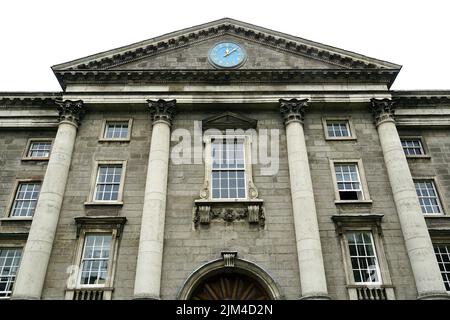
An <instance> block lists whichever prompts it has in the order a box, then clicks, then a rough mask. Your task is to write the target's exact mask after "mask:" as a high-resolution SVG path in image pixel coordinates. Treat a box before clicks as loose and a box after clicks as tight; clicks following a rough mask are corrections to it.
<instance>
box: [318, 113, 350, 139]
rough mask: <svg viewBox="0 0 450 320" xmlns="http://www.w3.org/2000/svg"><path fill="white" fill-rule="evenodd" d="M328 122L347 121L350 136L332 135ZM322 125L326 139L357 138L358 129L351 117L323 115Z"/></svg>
mask: <svg viewBox="0 0 450 320" xmlns="http://www.w3.org/2000/svg"><path fill="white" fill-rule="evenodd" d="M328 122H346V123H347V130H348V132H349V134H350V135H349V136H347V137H332V136H330V135H329V134H328ZM322 126H323V131H324V134H325V140H356V139H357V138H356V130H355V127H354V125H353V121H352V118H351V117H323V118H322Z"/></svg>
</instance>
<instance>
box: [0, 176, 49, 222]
mask: <svg viewBox="0 0 450 320" xmlns="http://www.w3.org/2000/svg"><path fill="white" fill-rule="evenodd" d="M26 183H39V184H40V185H41V189H40V190H39V195H38V197H37V199H36V207H37V203H38V201H39V197H40V195H41V191H42V180H41V179H17V180H16V181H15V182H14V187H13V189H12V191H13V192H12V193H11V195H10V199H9V201H8V207H7V210H6V217H5V218H8V220H32V219H33V216H34V212H35V211H36V207H35V209H34V211H33V215H31V216H13V215H12V210H13V207H14V203H15V201H16V196H17V192H18V191H19V187H20V185H21V184H26Z"/></svg>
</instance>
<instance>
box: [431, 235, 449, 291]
mask: <svg viewBox="0 0 450 320" xmlns="http://www.w3.org/2000/svg"><path fill="white" fill-rule="evenodd" d="M432 240H433V241H432V242H433V250H434V256H435V257H436V262H437V263H438V264H439V262H438V261H437V254H436V250H435V248H434V247H435V246H447V250H448V251H449V253H450V241H449V240H448V239H447V241H445V240H440V241H434V239H432ZM449 267H450V263H449ZM448 271H449V272H450V269H449V270H448ZM439 272H440V274H441V277H442V271H441V270H440V268H439ZM449 276H450V274H449ZM442 282H443V283H444V286H445V281H444V279H443V277H442ZM449 286H450V279H449ZM446 290H447V288H446ZM447 293H448V294H449V295H450V288H449V289H448V290H447Z"/></svg>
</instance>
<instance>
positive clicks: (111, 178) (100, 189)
mask: <svg viewBox="0 0 450 320" xmlns="http://www.w3.org/2000/svg"><path fill="white" fill-rule="evenodd" d="M125 165H126V161H108V160H105V161H98V162H97V163H96V166H95V168H94V170H95V171H94V174H93V180H92V186H91V195H90V202H88V203H86V204H91V203H92V204H95V203H97V204H101V203H103V204H105V203H106V204H108V203H109V204H114V203H115V204H122V193H123V185H124V177H125Z"/></svg>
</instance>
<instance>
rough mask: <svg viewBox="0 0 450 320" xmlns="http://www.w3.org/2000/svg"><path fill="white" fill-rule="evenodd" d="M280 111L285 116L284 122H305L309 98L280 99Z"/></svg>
mask: <svg viewBox="0 0 450 320" xmlns="http://www.w3.org/2000/svg"><path fill="white" fill-rule="evenodd" d="M279 101H280V112H281V115H282V116H283V118H284V124H285V125H287V124H288V123H290V122H300V123H303V119H304V117H305V112H306V109H307V108H308V99H301V100H299V99H290V100H285V99H280V100H279Z"/></svg>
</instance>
